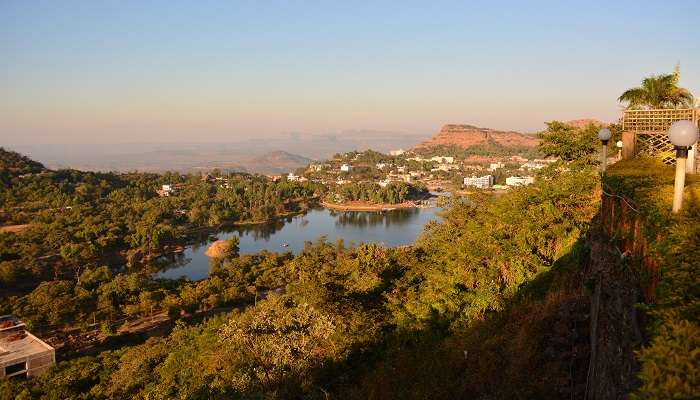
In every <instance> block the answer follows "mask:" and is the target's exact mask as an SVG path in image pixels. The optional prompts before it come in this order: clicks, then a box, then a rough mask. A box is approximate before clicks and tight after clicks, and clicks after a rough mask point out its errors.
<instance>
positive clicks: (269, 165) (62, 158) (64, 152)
mask: <svg viewBox="0 0 700 400" xmlns="http://www.w3.org/2000/svg"><path fill="white" fill-rule="evenodd" d="M427 136H428V135H423V134H412V133H404V132H389V131H373V130H348V131H342V132H338V133H329V134H322V135H316V134H307V133H298V132H292V133H285V134H280V135H277V136H273V137H267V138H260V139H256V140H253V139H249V140H245V141H237V142H229V143H119V144H77V145H76V144H51V145H10V146H8V147H10V148H12V149H13V150H17V151H20V152H22V153H24V154H28V155H29V156H30V157H31V158H33V159H36V160H39V161H41V162H42V163H44V164H45V165H46V166H47V167H49V168H54V169H55V168H75V169H80V170H86V171H134V170H138V171H154V172H158V171H165V170H176V171H181V172H191V171H193V170H208V169H212V168H221V169H226V170H230V171H246V172H255V173H262V174H279V173H284V172H289V171H292V170H294V169H296V168H299V167H302V166H305V165H307V164H308V163H309V162H311V160H321V159H327V158H330V157H332V156H333V155H334V154H336V153H343V152H348V151H353V150H358V151H363V150H367V149H373V150H376V151H381V152H387V151H389V150H392V149H397V148H410V147H413V146H414V145H415V144H416V143H419V142H420V141H421V140H423V139H425V138H426V137H427Z"/></svg>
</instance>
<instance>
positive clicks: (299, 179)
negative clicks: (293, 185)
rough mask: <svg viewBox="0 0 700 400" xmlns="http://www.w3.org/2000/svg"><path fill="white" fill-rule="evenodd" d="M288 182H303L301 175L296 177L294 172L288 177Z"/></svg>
mask: <svg viewBox="0 0 700 400" xmlns="http://www.w3.org/2000/svg"><path fill="white" fill-rule="evenodd" d="M287 180H288V181H290V182H299V181H301V177H300V176H299V175H294V172H290V173H289V175H287Z"/></svg>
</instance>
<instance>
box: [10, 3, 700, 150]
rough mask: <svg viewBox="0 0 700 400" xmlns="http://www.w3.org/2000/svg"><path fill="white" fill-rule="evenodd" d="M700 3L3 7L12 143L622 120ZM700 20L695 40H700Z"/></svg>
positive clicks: (686, 78)
mask: <svg viewBox="0 0 700 400" xmlns="http://www.w3.org/2000/svg"><path fill="white" fill-rule="evenodd" d="M697 17H698V11H697V4H696V2H695V1H685V2H684V1H664V2H659V1H639V0H637V1H634V2H632V1H601V2H597V1H585V2H573V1H552V2H535V1H528V2H509V1H504V0H502V1H487V2H478V1H457V2H448V1H445V2H443V1H430V2H427V1H417V2H413V1H400V2H397V1H392V2H360V1H322V2H321V1H319V2H315V1H310V0H309V1H291V0H289V1H280V2H276V1H262V0H259V1H232V0H231V1H191V2H185V1H175V0H169V1H146V0H144V1H126V2H125V1H107V0H104V1H70V0H66V1H32V0H0V145H3V144H6V145H11V144H50V143H64V144H71V143H126V142H156V143H171V142H172V143H175V142H226V141H237V140H241V139H250V138H254V139H255V138H260V139H262V140H264V139H265V138H271V137H274V136H275V135H278V134H280V133H288V132H304V133H315V134H323V133H333V132H342V131H344V130H351V129H368V130H382V131H392V132H394V131H395V132H405V133H420V134H430V133H434V132H436V131H438V130H439V128H440V126H441V125H443V124H446V123H468V124H474V125H479V126H485V127H491V128H496V129H510V130H518V131H524V132H534V131H537V130H541V129H542V128H543V126H544V125H543V123H544V121H550V120H555V119H557V120H569V119H576V118H597V119H600V120H604V121H613V120H615V119H617V118H618V117H619V115H620V109H621V108H620V104H619V103H618V102H617V100H616V99H617V97H618V96H619V94H620V93H621V92H622V91H624V90H625V89H627V88H629V87H632V86H637V85H638V84H639V83H640V81H641V79H642V78H643V77H645V76H648V75H650V74H659V73H667V72H671V71H672V70H673V68H674V67H675V65H676V64H677V63H680V66H681V85H682V86H684V87H687V88H688V89H690V90H691V92H693V93H695V94H699V95H700V52H699V51H698V49H699V48H700V44H699V43H698V40H697V37H698V32H697V29H698V22H697V21H698V19H697ZM693 27H694V28H695V29H693Z"/></svg>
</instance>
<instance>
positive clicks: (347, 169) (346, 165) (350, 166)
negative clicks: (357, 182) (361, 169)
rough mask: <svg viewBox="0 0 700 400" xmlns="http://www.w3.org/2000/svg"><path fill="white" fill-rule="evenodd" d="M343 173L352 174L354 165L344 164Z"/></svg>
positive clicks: (341, 168) (342, 166) (341, 167)
mask: <svg viewBox="0 0 700 400" xmlns="http://www.w3.org/2000/svg"><path fill="white" fill-rule="evenodd" d="M340 170H341V171H342V172H350V171H351V170H352V165H348V164H343V165H341V166H340Z"/></svg>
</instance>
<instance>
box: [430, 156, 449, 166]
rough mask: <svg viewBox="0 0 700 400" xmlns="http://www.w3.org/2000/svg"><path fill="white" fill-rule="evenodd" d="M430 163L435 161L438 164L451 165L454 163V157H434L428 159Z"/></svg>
mask: <svg viewBox="0 0 700 400" xmlns="http://www.w3.org/2000/svg"><path fill="white" fill-rule="evenodd" d="M430 161H437V162H439V163H443V164H444V163H447V164H452V163H454V162H455V158H454V157H447V156H435V157H433V158H431V159H430Z"/></svg>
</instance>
